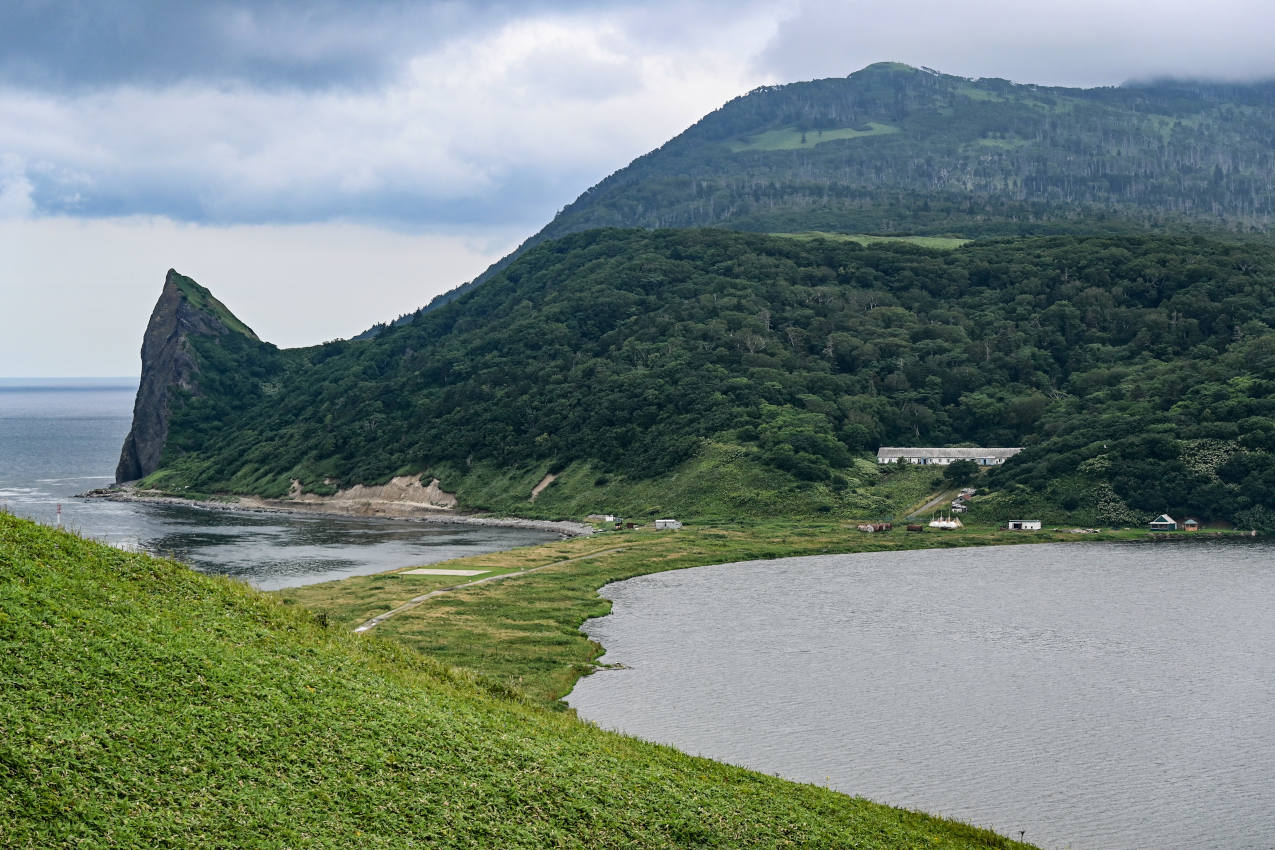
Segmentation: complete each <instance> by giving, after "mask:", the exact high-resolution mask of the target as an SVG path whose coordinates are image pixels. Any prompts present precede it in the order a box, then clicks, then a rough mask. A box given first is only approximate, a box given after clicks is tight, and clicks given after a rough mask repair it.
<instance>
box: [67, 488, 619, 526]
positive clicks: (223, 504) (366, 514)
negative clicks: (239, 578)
mask: <svg viewBox="0 0 1275 850" xmlns="http://www.w3.org/2000/svg"><path fill="white" fill-rule="evenodd" d="M79 498H85V499H106V500H108V501H115V502H142V503H146V504H166V505H181V506H183V507H188V508H198V509H200V510H209V511H227V512H233V513H276V514H322V515H325V516H334V517H352V518H361V519H366V518H379V519H389V520H395V521H399V522H429V523H438V524H445V525H486V526H498V527H502V528H527V529H532V530H535V531H547V532H550V533H553V534H561V535H562V536H563V537H584V536H587V535H590V534H593V532H594V528H593V526H591V525H588V524H587V523H582V522H568V521H565V520H543V519H526V518H523V517H504V516H483V515H474V514H463V513H456V512H455V511H454V510H453V509H449V508H439V507H434V506H427V505H424V504H410V503H406V502H404V501H401V500H389V499H381V498H366V499H360V500H353V499H323V498H319V497H311V498H309V499H305V500H294V499H263V498H261V497H259V496H227V497H225V498H219V499H185V498H182V497H180V496H173V495H171V494H168V493H162V492H160V491H156V490H139V489H138V488H137V487H135V486H133V485H132V484H113V485H111V486H110V487H102V488H100V489H97V490H90V491H88V492H87V493H81V494H80V495H79Z"/></svg>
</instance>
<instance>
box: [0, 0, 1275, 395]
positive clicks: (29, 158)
mask: <svg viewBox="0 0 1275 850" xmlns="http://www.w3.org/2000/svg"><path fill="white" fill-rule="evenodd" d="M1272 9H1273V7H1272V6H1271V5H1270V4H1268V3H1266V2H1260V3H1259V2H1255V0H1219V2H1214V3H1212V4H1210V5H1208V6H1207V7H1202V6H1200V5H1199V4H1198V3H1190V4H1188V3H1186V2H1182V0H1160V2H1156V3H1151V2H1121V0H1106V2H1096V0H1066V2H1061V0H1038V2H1033V3H1020V4H1004V3H1002V2H999V1H998V2H990V0H967V2H964V3H951V2H950V0H944V2H936V1H932V0H914V2H912V3H908V4H896V3H887V2H877V0H872V2H832V0H790V2H766V3H754V2H747V0H734V2H725V0H723V2H716V0H703V2H688V0H677V2H674V0H648V2H641V3H638V2H606V3H604V2H588V0H578V2H572V0H556V2H548V0H521V1H520V2H438V3H413V2H403V0H382V2H369V0H364V2H359V3H336V2H325V0H255V1H254V0H210V2H203V3H199V4H186V3H172V2H170V0H112V2H110V3H101V2H97V0H63V1H62V2H59V1H58V0H12V2H6V3H3V4H0V296H2V298H0V376H17V375H129V374H136V373H137V371H138V368H139V364H138V354H137V352H138V349H139V347H140V344H141V337H142V331H143V329H144V327H145V324H146V319H147V317H148V316H149V313H150V309H151V307H152V306H153V304H154V301H155V298H156V297H157V296H158V294H159V290H160V286H161V285H162V283H163V279H164V273H165V272H166V271H167V269H168V268H169V267H175V268H177V269H178V270H179V271H181V272H183V273H185V274H188V275H191V276H192V277H194V278H195V279H196V280H198V281H200V282H201V283H203V284H204V285H206V286H208V287H210V288H211V289H212V290H213V292H214V293H215V294H216V295H217V296H218V297H219V298H220V299H221V300H222V301H224V302H225V303H226V304H227V306H229V307H230V308H231V309H232V310H233V311H234V312H235V313H236V314H237V315H239V316H240V318H242V319H243V320H244V321H245V322H247V323H248V324H249V325H251V326H252V327H253V328H254V329H255V330H256V331H257V333H258V334H259V335H260V336H261V337H262V338H263V339H267V340H270V341H272V342H275V343H277V344H279V345H283V346H296V345H307V344H311V343H315V342H321V341H323V340H326V339H332V338H335V337H345V336H350V335H352V334H355V333H357V332H359V331H360V330H362V329H364V328H366V327H367V326H369V325H371V324H372V323H374V322H377V321H382V320H385V319H389V318H393V317H394V316H396V315H399V314H401V313H404V312H408V311H410V310H413V309H415V308H417V307H419V306H420V305H422V304H424V303H425V302H427V301H429V299H430V298H432V297H433V296H434V295H435V294H437V293H439V292H442V291H445V290H447V289H451V288H452V287H454V286H456V285H458V284H460V283H463V282H464V281H466V280H469V279H470V278H472V277H474V276H475V275H477V274H478V273H479V272H481V271H482V270H483V269H484V268H486V266H487V265H488V264H489V263H490V262H492V261H494V260H496V259H498V258H499V257H500V256H503V255H504V254H505V253H507V252H508V251H509V250H511V249H512V248H513V247H514V246H516V245H517V244H518V243H519V242H520V241H521V240H522V239H524V238H525V237H527V236H528V235H530V234H531V233H533V232H535V231H536V230H538V229H539V228H540V227H541V226H542V225H543V224H544V223H545V222H546V221H548V219H549V218H551V217H552V216H553V214H554V213H555V212H556V211H557V210H558V209H560V208H561V207H562V206H564V205H565V204H567V203H569V202H571V201H572V200H573V199H574V198H575V197H576V196H577V195H578V194H580V192H582V191H583V190H585V189H586V188H588V187H589V186H590V185H592V184H594V183H596V182H597V181H598V180H600V179H602V178H603V177H605V176H606V175H607V174H609V173H611V172H612V171H614V170H615V169H617V168H620V167H622V166H624V165H626V164H627V163H628V162H629V161H630V160H632V159H633V158H634V157H636V156H639V155H641V154H642V153H645V152H646V151H648V150H650V149H651V148H653V147H656V146H658V145H659V144H661V143H662V142H663V141H665V140H666V139H668V138H669V137H671V136H673V135H676V134H677V133H678V132H680V131H681V130H683V129H684V128H685V127H687V126H688V125H690V124H692V123H694V122H695V121H696V120H697V119H698V118H699V117H700V116H702V115H703V114H704V113H706V112H709V111H711V110H713V109H715V108H717V107H718V106H720V105H721V104H722V103H724V102H725V101H727V100H729V99H730V98H732V97H734V96H736V95H738V94H742V93H744V92H746V91H748V90H749V89H751V88H753V87H755V86H758V85H762V84H769V83H782V82H793V81H797V80H805V79H813V78H817V77H830V76H845V75H846V74H848V73H850V72H852V71H854V70H856V69H858V68H861V67H863V66H864V65H867V64H870V63H872V62H876V61H882V60H897V61H902V62H907V63H909V64H913V65H925V66H929V67H932V68H936V69H938V70H940V71H944V72H947V73H952V74H960V75H964V76H997V77H1006V78H1009V79H1012V80H1015V81H1019V82H1036V83H1047V84H1059V85H1079V86H1092V85H1113V84H1118V83H1120V82H1121V81H1124V80H1127V79H1131V78H1146V77H1154V76H1162V75H1167V74H1172V75H1177V76H1208V77H1220V78H1253V77H1269V76H1275V52H1273V51H1271V49H1270V33H1271V32H1272V29H1273V25H1275V11H1273V10H1272Z"/></svg>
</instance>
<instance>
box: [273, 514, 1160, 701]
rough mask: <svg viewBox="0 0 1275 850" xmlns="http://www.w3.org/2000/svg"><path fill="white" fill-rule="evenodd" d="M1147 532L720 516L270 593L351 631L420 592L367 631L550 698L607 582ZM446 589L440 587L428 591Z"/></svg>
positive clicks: (591, 649) (562, 684)
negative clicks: (841, 556)
mask: <svg viewBox="0 0 1275 850" xmlns="http://www.w3.org/2000/svg"><path fill="white" fill-rule="evenodd" d="M1147 539H1148V538H1147V534H1146V533H1145V532H1143V531H1107V532H1103V533H1099V534H1073V533H1069V532H1065V531H1042V532H1011V531H1000V530H997V529H992V528H966V529H963V530H961V531H932V530H928V529H927V530H926V531H924V532H922V533H916V532H907V531H904V530H902V529H895V530H894V531H890V532H881V533H874V534H864V533H860V532H857V531H856V530H855V528H854V523H852V522H842V523H837V522H824V523H800V522H780V521H773V522H768V523H756V524H734V525H728V524H718V525H713V526H705V527H687V528H684V529H682V530H680V531H675V532H657V531H649V530H641V531H627V532H616V533H608V534H599V535H594V536H592V537H587V538H577V539H574V540H562V541H555V542H552V543H546V544H542V545H540V546H533V547H525V548H521V549H513V550H509V551H506V552H494V553H490V554H486V555H478V556H474V557H470V558H464V559H459V560H455V561H450V562H447V563H445V564H437V565H435V566H439V567H453V568H464V569H477V570H484V571H487V572H488V573H490V578H497V577H504V576H507V575H510V574H512V575H514V576H516V580H513V581H490V580H488V581H485V582H482V583H473V584H469V585H467V586H455V579H453V578H450V577H439V576H417V575H409V574H407V573H406V569H405V570H400V571H395V572H389V573H381V574H379V575H373V576H361V577H355V578H349V579H344V580H342V581H337V582H328V583H326V584H316V585H309V586H307V587H299V588H289V589H286V590H280V591H276V593H277V594H278V595H279V596H280V597H281V598H282V599H284V600H285V601H287V602H290V603H295V604H299V605H304V606H306V607H308V608H311V609H313V610H315V611H317V612H319V613H320V614H321V615H322V616H324V617H325V618H326V619H327V620H328V621H329V622H332V623H334V624H336V625H339V626H340V627H342V628H346V629H350V630H353V629H355V628H357V627H358V626H360V625H361V624H363V623H366V622H367V621H369V620H370V619H372V618H375V617H378V616H379V615H383V614H385V613H386V612H388V611H392V610H395V609H400V608H401V606H404V605H405V603H408V602H410V601H412V600H415V599H420V600H422V602H421V604H416V605H412V606H411V607H410V608H406V609H403V610H402V611H401V613H398V614H396V615H395V616H394V617H392V618H390V619H386V620H383V621H381V622H380V623H379V624H378V625H377V627H376V629H375V631H376V634H377V635H380V636H383V637H386V638H390V639H392V640H395V641H397V642H400V643H403V644H405V645H407V646H409V647H412V648H414V649H417V650H420V651H422V652H424V653H426V654H428V655H429V656H431V657H433V658H437V659H440V660H443V661H445V662H447V663H449V664H455V665H457V666H461V667H466V668H469V669H472V670H476V671H478V672H480V673H482V674H484V675H485V676H488V677H490V678H493V679H495V680H497V681H498V682H501V683H503V684H505V685H508V686H511V687H513V688H515V689H517V690H519V691H522V692H524V693H526V694H527V695H528V696H530V697H531V698H533V699H535V700H537V701H540V702H544V703H551V704H555V705H557V704H558V703H557V702H556V701H557V700H558V699H559V698H561V697H562V696H564V695H565V694H567V693H568V692H570V690H571V688H572V687H573V686H574V685H575V682H576V680H577V679H579V677H580V676H582V675H585V674H587V673H589V672H592V671H593V670H594V669H596V659H597V658H598V656H599V655H600V654H601V653H602V651H603V650H602V647H601V646H599V645H598V644H597V643H594V642H592V641H590V640H589V639H588V638H587V637H586V636H585V635H584V634H583V633H582V632H581V631H580V626H581V625H582V624H583V623H584V621H585V620H587V619H589V618H591V617H601V616H604V615H606V614H608V613H609V612H610V610H611V603H610V601H609V600H606V599H603V598H601V597H600V596H599V595H598V589H599V588H601V587H602V586H603V585H606V584H609V583H610V582H613V581H619V580H622V579H626V578H632V577H634V576H638V575H644V574H647V573H654V572H662V571H665V570H674V569H684V568H687V567H699V566H707V565H709V564H723V563H733V562H736V561H756V560H769V559H773V558H783V557H788V556H794V555H817V554H831V553H849V552H880V551H889V550H900V549H923V548H946V547H960V546H986V545H997V544H1001V545H1004V544H1025V543H1059V542H1071V541H1079V540H1088V541H1094V540H1123V541H1135V540H1136V541H1145V540H1147ZM532 568H534V569H532ZM443 588H447V593H445V594H440V595H435V596H430V593H431V592H432V591H437V590H441V589H443Z"/></svg>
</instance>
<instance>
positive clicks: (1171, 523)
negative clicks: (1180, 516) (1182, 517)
mask: <svg viewBox="0 0 1275 850" xmlns="http://www.w3.org/2000/svg"><path fill="white" fill-rule="evenodd" d="M1151 530H1152V531H1177V530H1178V521H1177V520H1176V519H1174V518H1173V517H1171V516H1169V515H1168V514H1160V515H1159V516H1158V517H1156V518H1155V519H1153V520H1151Z"/></svg>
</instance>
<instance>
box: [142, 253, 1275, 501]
mask: <svg viewBox="0 0 1275 850" xmlns="http://www.w3.org/2000/svg"><path fill="white" fill-rule="evenodd" d="M1272 280H1275V249H1272V248H1270V247H1267V246H1263V245H1258V244H1248V245H1236V244H1229V243H1224V242H1217V241H1210V240H1206V239H1203V238H1193V239H1189V240H1177V239H1164V238H1150V237H1129V236H1121V237H1076V236H1055V237H1038V238H1030V239H1020V240H1013V241H1008V240H1006V241H998V240H981V241H979V242H975V243H972V244H970V245H967V246H965V247H962V248H959V249H956V250H951V251H938V250H928V249H923V248H919V247H915V246H912V245H906V244H893V245H887V244H873V245H869V246H866V247H864V246H861V245H859V244H856V243H853V242H850V241H846V240H832V239H815V240H804V239H795V238H790V237H777V236H767V235H761V234H747V233H737V232H730V231H725V230H705V229H687V230H658V231H641V230H602V231H597V230H595V231H588V232H584V233H580V234H575V235H571V236H568V237H565V238H563V239H560V240H555V241H550V242H546V243H544V244H541V245H538V246H536V247H534V248H533V249H531V250H529V251H527V252H526V253H525V254H524V255H523V256H521V257H519V258H518V259H516V260H515V261H514V262H512V263H511V264H509V265H508V266H507V267H506V268H505V269H503V270H501V271H500V272H498V273H496V274H495V275H493V276H492V277H491V279H490V280H489V281H488V282H487V283H486V284H485V285H483V286H481V287H478V288H477V289H475V290H473V291H472V292H470V293H468V294H467V295H465V296H464V297H461V298H458V299H456V300H455V301H453V302H452V303H449V304H446V305H444V306H442V307H440V308H438V309H436V310H433V311H430V312H427V313H425V314H423V315H421V316H420V317H419V318H418V319H417V320H416V321H414V322H411V323H407V324H404V325H400V326H398V327H394V328H390V329H388V330H386V331H385V332H384V333H382V334H380V335H379V336H378V337H377V338H375V339H371V340H367V341H363V342H331V343H326V344H324V345H321V346H315V347H312V348H306V349H294V350H288V351H280V350H279V349H277V348H275V347H274V346H272V345H269V344H266V343H261V342H259V341H257V340H256V339H254V338H252V337H251V336H248V335H246V334H242V333H229V332H220V331H218V332H213V333H192V334H191V335H189V337H188V343H189V349H190V350H191V351H192V352H193V354H194V356H195V358H196V359H197V361H198V363H199V365H200V369H199V374H198V375H197V376H196V378H195V379H194V380H192V381H190V382H189V385H190V387H191V389H190V390H189V391H188V392H181V393H177V394H175V401H174V405H173V410H172V417H171V420H170V425H169V436H168V441H167V445H166V446H165V448H164V452H163V460H162V464H163V466H162V468H161V469H160V470H159V471H158V472H157V473H155V474H153V475H151V476H150V478H149V479H147V483H149V484H152V485H155V486H160V487H164V488H167V489H170V490H178V491H182V490H185V491H187V492H202V493H208V492H237V493H259V494H266V495H273V496H281V495H284V494H285V493H286V492H287V491H288V490H289V487H290V484H291V482H292V480H293V479H296V480H298V481H299V482H300V483H301V485H302V486H303V487H304V488H305V489H306V490H309V491H313V492H318V493H330V492H332V491H334V490H335V489H336V488H338V487H344V486H348V485H351V484H354V483H359V482H363V483H374V482H380V481H384V480H386V479H387V478H389V477H390V476H392V475H400V474H409V473H418V472H424V473H428V474H429V475H431V476H436V477H438V478H439V479H441V481H442V484H443V486H444V487H446V488H447V489H449V490H456V491H458V495H459V497H460V500H461V504H462V505H465V506H469V507H501V508H504V509H508V510H515V509H517V510H522V511H523V512H530V511H531V510H533V509H534V510H535V511H538V512H545V511H550V512H551V511H553V510H554V507H553V506H554V504H555V503H554V501H553V494H552V492H550V493H547V494H546V496H545V499H543V500H542V501H540V502H537V503H536V505H535V506H534V508H533V506H531V505H530V504H528V503H527V501H526V500H527V495H528V494H527V492H526V489H519V488H515V487H512V486H509V487H506V486H504V485H500V484H493V483H492V482H496V481H498V480H507V479H509V476H514V477H518V476H522V478H523V479H525V480H530V481H535V480H537V479H538V478H539V477H540V476H542V475H544V474H545V473H546V472H550V471H557V472H562V471H564V470H570V469H574V470H577V474H576V475H575V476H574V479H573V480H575V481H577V482H583V483H579V484H578V487H584V488H586V489H587V487H593V486H596V487H608V486H613V485H614V484H615V483H616V482H623V483H624V484H625V486H632V485H634V484H635V483H639V482H644V481H657V482H659V487H660V489H661V492H662V493H663V494H664V496H663V500H662V501H661V502H660V503H659V506H660V507H664V508H667V507H669V506H678V507H679V508H680V509H683V510H688V511H696V510H701V511H702V510H704V509H705V506H704V504H703V498H704V497H703V495H702V491H701V490H696V489H695V488H702V487H703V486H704V484H705V482H704V481H702V480H696V476H694V475H685V474H683V475H679V471H685V470H687V469H689V468H691V466H688V465H692V466H693V465H694V464H695V463H696V462H697V461H698V460H700V459H703V458H704V457H705V456H706V455H708V454H713V453H716V455H717V456H721V455H722V453H723V452H724V453H726V454H727V455H729V456H730V458H731V459H732V460H731V463H733V464H736V465H743V466H748V467H750V468H754V469H760V470H768V472H767V475H768V476H769V477H768V481H769V482H770V486H771V487H773V489H774V490H775V491H776V492H783V491H785V490H786V489H788V490H792V491H794V492H795V491H796V490H800V489H802V488H805V489H806V490H811V489H812V488H813V489H814V490H817V492H818V493H819V500H820V502H821V504H822V505H824V506H825V509H834V508H836V507H837V506H838V505H840V506H841V507H843V508H844V507H848V506H863V505H871V504H872V487H873V486H874V485H875V484H876V483H877V480H878V479H879V477H880V475H881V473H879V472H878V471H877V470H876V469H875V467H874V465H872V464H865V463H864V460H863V459H864V458H866V457H867V456H868V453H870V452H874V451H875V449H876V447H877V446H879V445H881V444H920V445H944V444H953V443H963V442H964V443H976V444H984V445H1024V446H1026V447H1027V451H1025V452H1024V453H1023V455H1021V456H1020V459H1016V460H1015V462H1013V463H1011V464H1009V465H1007V466H1006V467H1005V468H1004V469H1003V470H1002V471H1001V472H1000V473H999V481H998V483H999V484H1000V485H1002V486H1004V487H1005V488H1006V492H1008V493H1011V494H1012V493H1014V492H1017V491H1016V490H1015V485H1022V486H1023V487H1024V488H1028V489H1030V490H1031V492H1033V493H1042V492H1048V493H1049V494H1050V497H1051V498H1052V499H1055V500H1056V501H1057V502H1058V503H1059V504H1061V505H1062V508H1063V509H1064V510H1066V511H1072V512H1074V513H1075V515H1076V516H1078V517H1080V518H1083V519H1087V520H1089V521H1091V522H1104V523H1114V522H1132V521H1136V520H1139V519H1141V518H1142V516H1143V515H1144V514H1149V513H1151V514H1153V513H1157V512H1159V511H1161V510H1182V511H1186V512H1190V513H1194V514H1198V515H1199V516H1200V518H1202V519H1206V520H1208V519H1231V520H1235V521H1238V522H1243V523H1245V524H1249V525H1261V524H1263V523H1266V522H1268V520H1269V518H1270V514H1269V511H1270V510H1271V508H1272V506H1275V419H1273V418H1272V417H1275V377H1273V376H1275V332H1272V328H1273V327H1275V289H1273V288H1272V286H1271V281H1272ZM899 474H902V473H899ZM502 476H504V478H502ZM520 486H521V485H520ZM502 488H503V489H502ZM723 488H724V485H723ZM598 492H599V493H602V492H604V491H602V490H599V491H598ZM605 492H606V493H607V494H608V495H611V494H612V493H613V492H614V491H610V490H607V491H605ZM692 494H698V495H692ZM714 499H715V500H716V501H715V503H714V504H715V505H717V506H719V507H725V508H726V509H732V510H733V509H736V508H738V509H741V510H743V509H745V508H746V506H747V505H748V504H755V502H749V501H748V497H747V496H746V495H745V494H735V493H717V494H716V495H715V496H714ZM697 500H699V501H697Z"/></svg>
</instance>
